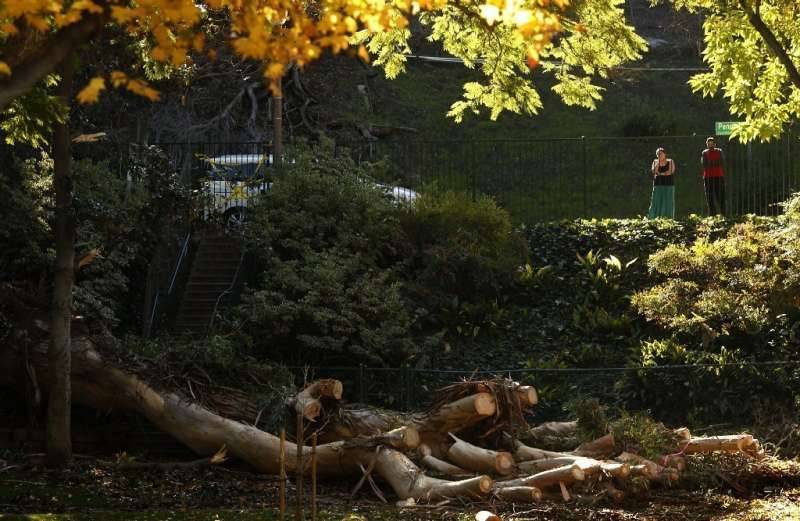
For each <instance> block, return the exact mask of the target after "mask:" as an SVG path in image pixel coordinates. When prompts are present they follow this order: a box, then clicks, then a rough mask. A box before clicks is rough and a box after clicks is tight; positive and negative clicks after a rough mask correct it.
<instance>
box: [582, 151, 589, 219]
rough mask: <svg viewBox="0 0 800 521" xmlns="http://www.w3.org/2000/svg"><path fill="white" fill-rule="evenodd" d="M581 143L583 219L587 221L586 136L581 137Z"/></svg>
mask: <svg viewBox="0 0 800 521" xmlns="http://www.w3.org/2000/svg"><path fill="white" fill-rule="evenodd" d="M581 143H582V145H583V147H582V148H583V218H584V219H588V218H589V215H588V204H587V199H588V196H589V194H588V185H587V172H586V167H587V165H586V160H587V159H586V136H581Z"/></svg>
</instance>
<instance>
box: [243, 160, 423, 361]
mask: <svg viewBox="0 0 800 521" xmlns="http://www.w3.org/2000/svg"><path fill="white" fill-rule="evenodd" d="M380 168H381V166H380V165H378V166H375V165H361V166H359V165H355V164H354V163H353V162H352V161H351V160H350V159H348V158H340V157H334V156H333V155H332V154H330V153H329V152H327V151H325V150H322V149H317V150H301V151H299V153H298V154H297V156H296V157H295V159H294V161H293V162H291V163H290V164H289V165H287V167H286V168H285V171H284V172H283V173H282V174H281V175H279V176H278V177H277V178H276V179H275V182H274V184H273V186H272V189H271V190H270V191H269V192H267V193H266V194H264V195H263V197H262V198H261V199H260V200H259V201H258V203H257V204H256V205H255V206H254V207H253V208H251V209H250V210H251V211H250V213H249V219H250V224H249V226H248V227H247V230H246V243H247V248H248V251H249V252H251V254H252V255H253V256H254V257H255V260H256V266H257V269H256V273H255V275H254V277H253V278H252V280H251V281H250V286H251V290H250V291H249V292H247V293H246V294H245V296H244V297H243V303H242V304H241V305H240V306H239V307H238V309H237V312H236V313H235V314H234V316H233V318H232V321H233V322H232V323H238V324H239V326H237V327H238V328H239V330H240V333H239V334H240V335H242V338H243V341H244V342H245V343H247V344H249V345H251V346H253V348H254V349H255V351H256V353H258V354H259V356H279V357H282V358H283V359H288V360H295V361H298V362H301V363H306V362H315V361H316V362H320V361H324V362H325V363H328V364H331V363H344V364H352V363H353V362H354V361H361V362H365V363H369V364H378V365H381V364H397V363H401V362H403V361H405V360H407V359H408V358H409V357H410V356H411V355H412V354H413V353H414V352H415V351H416V347H417V343H416V342H414V341H413V340H412V339H413V338H414V337H415V335H417V332H416V330H415V325H416V315H415V312H414V308H413V306H411V305H410V304H409V302H408V301H407V298H406V296H405V291H404V290H405V282H404V280H403V277H402V274H401V273H400V271H399V270H398V261H399V260H400V259H401V258H402V257H403V250H404V249H405V246H404V242H403V239H402V231H401V228H400V224H399V217H400V209H399V208H398V207H397V206H396V205H395V204H394V203H393V202H392V201H390V200H389V199H388V198H387V197H386V194H385V193H384V192H383V190H382V189H380V188H379V187H377V186H376V185H375V184H374V183H373V182H372V181H371V179H372V175H373V173H374V172H375V169H380ZM232 323H231V324H232ZM229 325H230V324H229ZM419 343H420V344H423V345H424V344H425V340H424V339H422V340H421V341H420V342H419Z"/></svg>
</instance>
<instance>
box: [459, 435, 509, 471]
mask: <svg viewBox="0 0 800 521" xmlns="http://www.w3.org/2000/svg"><path fill="white" fill-rule="evenodd" d="M450 436H451V437H452V438H453V440H454V441H455V443H453V445H452V446H451V447H450V448H449V449H448V451H447V458H448V459H449V460H450V461H452V462H453V463H455V464H456V465H458V466H459V467H461V468H465V469H469V470H472V471H475V472H489V473H492V474H499V475H501V476H507V475H508V474H511V473H512V472H513V471H514V458H513V457H512V456H511V454H510V453H508V452H503V451H494V450H489V449H483V448H481V447H476V446H475V445H472V444H471V443H467V442H466V441H464V440H461V439H459V438H457V437H455V436H453V435H452V434H450Z"/></svg>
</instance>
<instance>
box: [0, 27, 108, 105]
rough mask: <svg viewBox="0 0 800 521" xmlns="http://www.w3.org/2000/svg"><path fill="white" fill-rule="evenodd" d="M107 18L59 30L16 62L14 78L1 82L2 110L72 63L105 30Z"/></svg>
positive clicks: (0, 102)
mask: <svg viewBox="0 0 800 521" xmlns="http://www.w3.org/2000/svg"><path fill="white" fill-rule="evenodd" d="M106 16H107V15H106V14H105V13H104V14H101V15H94V14H85V15H84V16H83V18H81V19H80V20H79V21H77V22H75V23H74V24H70V25H68V26H66V27H64V28H62V29H60V30H58V31H57V32H56V33H55V34H54V35H53V36H52V37H50V38H49V39H48V40H47V41H46V42H44V43H42V44H41V45H39V48H38V49H37V50H36V51H35V52H33V53H31V54H30V55H28V56H25V57H24V58H23V59H22V60H19V61H14V60H12V61H11V63H10V66H11V76H9V77H7V78H5V79H2V80H0V110H3V109H5V108H6V107H7V106H8V104H9V103H11V102H12V101H14V99H16V98H18V97H20V96H23V95H24V94H26V93H27V92H28V91H29V90H31V89H32V88H33V87H34V86H35V85H36V84H37V83H39V82H40V81H42V80H43V79H44V77H45V76H47V75H48V74H50V73H52V72H54V71H56V70H57V69H58V68H59V67H61V66H63V64H65V63H66V62H68V61H69V60H70V59H71V56H72V55H73V54H74V52H75V50H76V49H77V48H78V47H80V46H81V45H83V44H84V43H86V42H88V41H89V40H90V39H91V38H92V36H93V35H94V34H95V33H96V32H97V31H98V30H99V29H100V28H101V27H102V26H103V23H104V21H105V20H106Z"/></svg>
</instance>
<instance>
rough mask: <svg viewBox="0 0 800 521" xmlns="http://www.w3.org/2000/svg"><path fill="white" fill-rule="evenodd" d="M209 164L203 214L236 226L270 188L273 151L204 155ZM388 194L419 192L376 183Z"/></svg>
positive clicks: (402, 198) (411, 196)
mask: <svg viewBox="0 0 800 521" xmlns="http://www.w3.org/2000/svg"><path fill="white" fill-rule="evenodd" d="M203 161H204V162H205V163H206V164H207V165H208V177H207V179H205V180H204V181H203V190H204V192H205V195H206V196H207V197H208V199H209V203H208V205H207V206H206V208H205V212H204V214H205V217H206V218H209V217H210V216H212V215H221V216H222V217H223V222H224V223H225V226H227V227H230V228H236V227H239V226H241V225H242V224H243V223H244V219H245V212H246V209H247V201H248V200H249V199H250V198H252V197H255V196H257V195H259V194H263V193H265V192H266V191H267V190H269V189H270V188H271V187H272V182H268V181H266V180H264V181H263V182H259V181H258V180H259V178H261V179H266V177H267V176H266V174H267V172H268V168H270V167H271V166H272V154H268V155H264V154H228V155H223V156H216V157H208V158H204V159H203ZM375 186H377V187H379V188H380V189H381V190H382V191H383V192H384V193H386V195H387V196H388V197H390V198H391V199H392V200H394V201H396V202H413V201H415V200H416V198H417V196H418V194H417V192H415V191H414V190H411V189H410V188H403V187H401V186H393V185H387V184H382V183H375Z"/></svg>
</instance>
